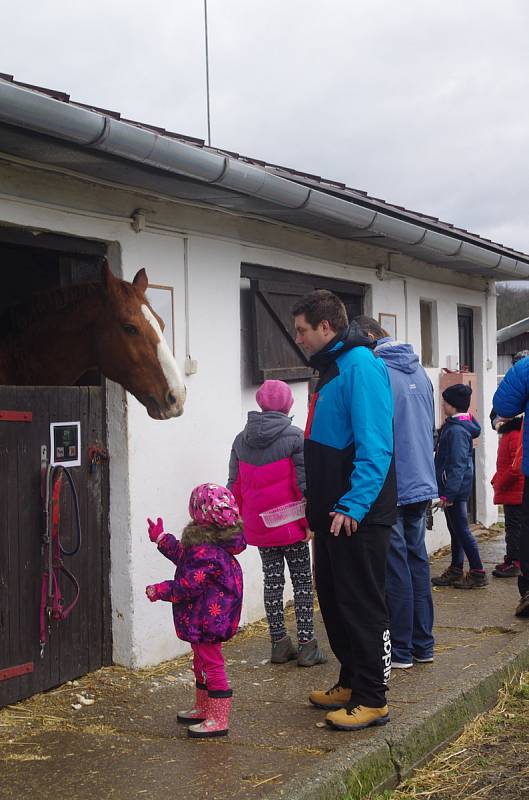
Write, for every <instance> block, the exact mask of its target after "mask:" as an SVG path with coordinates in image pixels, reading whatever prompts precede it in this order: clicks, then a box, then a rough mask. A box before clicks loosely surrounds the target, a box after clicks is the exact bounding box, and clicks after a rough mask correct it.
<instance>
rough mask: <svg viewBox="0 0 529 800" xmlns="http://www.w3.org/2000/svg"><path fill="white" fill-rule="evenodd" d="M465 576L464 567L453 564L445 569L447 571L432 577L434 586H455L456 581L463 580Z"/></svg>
mask: <svg viewBox="0 0 529 800" xmlns="http://www.w3.org/2000/svg"><path fill="white" fill-rule="evenodd" d="M462 577H463V568H462V567H453V566H452V564H450V566H449V567H448V569H445V571H444V572H443V573H442V574H441V575H438V576H437V577H436V578H432V584H433V586H453V585H454V583H455V582H456V581H459V580H461V578H462Z"/></svg>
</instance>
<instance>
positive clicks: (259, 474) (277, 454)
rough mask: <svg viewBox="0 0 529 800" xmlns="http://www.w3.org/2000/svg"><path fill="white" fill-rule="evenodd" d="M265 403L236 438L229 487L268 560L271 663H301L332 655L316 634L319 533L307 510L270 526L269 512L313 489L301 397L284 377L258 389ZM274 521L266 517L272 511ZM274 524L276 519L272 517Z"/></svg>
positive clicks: (266, 598)
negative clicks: (297, 422)
mask: <svg viewBox="0 0 529 800" xmlns="http://www.w3.org/2000/svg"><path fill="white" fill-rule="evenodd" d="M256 399H257V403H258V404H259V406H260V408H261V409H262V410H261V411H260V412H259V411H250V413H249V414H248V422H247V424H246V427H245V428H244V430H243V431H241V433H239V434H238V436H237V437H236V438H235V441H234V442H233V446H232V451H231V457H230V468H229V480H228V487H229V488H230V489H231V491H232V492H233V494H234V495H235V499H236V500H237V503H238V505H239V509H240V511H241V516H242V519H243V524H244V534H245V537H246V541H247V542H248V544H253V545H256V546H257V547H258V548H259V554H260V556H261V561H262V564H263V573H264V604H265V610H266V617H267V620H268V625H269V628H270V637H271V640H272V655H271V661H272V663H274V664H283V663H285V662H286V661H289V660H290V659H295V658H297V662H298V665H299V666H300V667H312V666H315V665H316V664H323V663H325V661H326V660H327V659H326V657H325V655H324V653H323V652H322V650H321V649H320V648H319V647H318V642H317V641H316V639H315V638H314V621H313V591H312V575H311V566H310V554H309V545H308V541H309V539H310V537H311V532H310V531H309V529H308V524H307V520H306V519H305V517H304V516H303V511H302V510H301V512H300V513H298V514H294V516H297V519H293V520H292V521H290V522H285V523H283V524H281V522H280V521H279V523H278V522H277V520H272V525H273V527H267V525H266V524H265V521H264V520H263V517H262V516H261V515H262V514H263V512H269V511H273V510H274V509H278V508H279V507H281V506H284V505H287V504H289V503H295V502H296V501H297V502H298V503H299V501H302V499H303V492H304V490H305V469H304V462H303V431H301V430H300V429H299V428H296V427H295V426H294V425H292V420H291V418H290V417H289V416H288V412H289V411H290V409H291V408H292V404H293V402H294V397H293V395H292V391H291V390H290V387H289V386H288V384H286V383H284V382H283V381H272V380H269V381H265V382H264V383H263V385H262V386H261V387H260V389H259V390H258V392H257V395H256ZM265 519H266V517H265ZM268 524H269V525H270V521H268ZM285 561H286V562H287V564H288V568H289V571H290V577H291V580H292V586H293V589H294V609H295V613H296V622H297V631H298V647H297V648H295V647H294V646H293V644H292V641H291V639H290V636H289V635H288V633H287V630H286V628H285V619H284V609H283V589H284V586H285Z"/></svg>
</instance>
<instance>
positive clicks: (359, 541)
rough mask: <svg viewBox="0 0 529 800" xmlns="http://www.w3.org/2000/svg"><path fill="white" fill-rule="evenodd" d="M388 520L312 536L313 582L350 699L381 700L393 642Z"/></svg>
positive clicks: (370, 703)
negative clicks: (350, 530) (388, 588)
mask: <svg viewBox="0 0 529 800" xmlns="http://www.w3.org/2000/svg"><path fill="white" fill-rule="evenodd" d="M390 532H391V526H389V525H360V526H359V529H358V531H357V532H356V533H353V534H352V536H347V535H346V534H345V533H344V532H343V529H342V532H341V533H340V535H339V536H333V535H332V534H331V533H329V532H328V531H324V532H321V531H318V532H317V533H316V536H315V560H316V587H317V590H318V599H319V603H320V609H321V613H322V616H323V621H324V623H325V628H326V630H327V635H328V637H329V643H330V645H331V648H332V651H333V653H334V655H335V656H336V658H337V659H338V661H339V662H340V665H341V669H340V676H339V683H340V686H344V687H347V688H351V689H352V692H353V693H352V701H353V702H355V703H356V704H358V705H365V706H369V707H371V708H380V707H381V706H383V705H385V702H386V700H385V697H386V690H387V686H386V682H387V680H388V678H389V674H390V668H391V642H390V635H389V620H388V613H387V609H386V599H385V573H386V555H387V550H388V544H389V536H390Z"/></svg>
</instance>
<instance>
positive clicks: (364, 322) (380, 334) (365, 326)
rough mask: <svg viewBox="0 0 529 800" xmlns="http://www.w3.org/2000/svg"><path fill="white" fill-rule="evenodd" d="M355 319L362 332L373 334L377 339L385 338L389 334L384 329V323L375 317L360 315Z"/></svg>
mask: <svg viewBox="0 0 529 800" xmlns="http://www.w3.org/2000/svg"><path fill="white" fill-rule="evenodd" d="M354 321H355V322H356V323H357V325H358V326H359V328H360V330H361V331H362V333H365V334H368V333H370V334H372V336H374V337H375V339H376V340H377V341H378V339H384V338H385V337H386V336H389V333H388V332H387V331H386V330H384V328H383V327H382V325H380V323H378V322H377V321H376V319H373V317H366V316H363V315H360V316H359V317H355V318H354Z"/></svg>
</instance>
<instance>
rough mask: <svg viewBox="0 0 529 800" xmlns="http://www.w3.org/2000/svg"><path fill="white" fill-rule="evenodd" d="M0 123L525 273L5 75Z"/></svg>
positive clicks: (488, 267)
mask: <svg viewBox="0 0 529 800" xmlns="http://www.w3.org/2000/svg"><path fill="white" fill-rule="evenodd" d="M0 121H1V122H4V123H7V124H9V125H14V126H17V127H22V128H26V129H29V130H32V131H36V132H38V133H43V134H46V135H48V136H52V137H55V138H59V139H64V140H66V141H69V142H74V143H76V144H78V145H81V146H83V147H88V148H91V149H94V150H100V151H102V152H105V153H108V154H110V155H114V156H119V157H121V158H124V159H127V160H131V161H135V162H137V163H140V164H144V165H146V166H149V167H155V168H157V169H160V170H164V171H165V172H169V173H173V174H175V175H180V176H186V177H188V178H192V179H194V180H197V181H201V182H204V183H210V184H214V185H218V186H223V187H224V188H226V189H229V190H231V191H234V192H239V193H241V194H245V195H249V196H252V197H256V198H260V199H262V200H266V201H268V202H270V203H274V204H276V205H278V206H282V207H284V208H287V209H299V210H303V211H305V212H306V213H307V214H308V215H309V216H311V217H317V218H320V219H322V218H323V219H327V220H329V221H331V222H333V223H339V224H342V225H344V224H345V225H350V226H351V228H352V229H354V230H361V231H362V232H365V233H372V234H375V235H379V236H385V237H388V238H390V239H392V240H394V241H396V242H397V243H400V244H402V245H403V246H404V247H408V248H412V249H413V248H414V247H418V248H420V250H422V251H424V250H425V251H426V253H427V252H431V253H432V254H433V255H435V257H436V258H441V259H442V260H443V265H444V266H446V267H448V268H449V267H450V261H451V260H457V261H465V262H469V264H470V265H471V266H474V267H475V268H476V269H477V270H479V271H481V274H486V275H487V276H490V277H491V278H492V279H493V280H496V279H499V276H501V277H503V278H504V277H506V276H508V277H511V278H529V263H527V262H525V261H521V260H519V259H517V258H514V257H511V256H507V255H504V254H502V253H501V252H498V251H496V250H493V249H489V248H486V247H481V246H479V245H476V244H472V243H470V242H467V241H465V240H463V239H461V238H458V237H457V236H456V235H454V236H448V235H445V234H443V233H440V232H438V231H434V230H432V229H431V228H427V227H426V226H423V225H421V224H417V223H415V222H413V223H412V222H406V221H405V220H402V219H400V218H398V217H393V216H390V215H388V214H384V213H382V212H379V211H374V210H372V209H369V208H366V207H364V206H362V205H359V204H356V203H355V202H354V201H349V200H342V199H341V198H339V197H336V196H333V195H330V194H327V193H325V192H322V191H318V190H317V189H312V188H309V187H307V186H303V185H301V184H299V183H296V182H295V181H291V180H288V179H286V178H281V177H280V176H278V175H274V174H273V173H271V172H268V171H266V169H264V168H259V167H255V166H253V165H251V164H246V163H244V162H243V161H239V160H236V159H233V158H230V157H229V156H226V155H222V154H220V153H212V152H210V151H208V150H203V149H200V148H197V147H193V146H192V145H189V144H186V143H185V142H180V141H178V140H176V139H172V138H169V137H168V136H163V135H160V134H159V133H156V132H155V131H151V130H147V129H144V128H139V127H136V126H135V125H131V124H130V123H126V122H122V121H121V120H116V119H114V118H112V117H108V116H105V115H103V114H100V113H97V112H95V111H90V110H88V109H85V108H80V107H78V106H75V105H71V104H69V103H64V102H61V101H59V100H55V99H53V98H51V97H48V96H47V95H44V94H39V93H38V92H34V91H31V90H29V89H25V88H23V87H21V86H17V85H14V84H12V83H11V82H9V81H4V80H0ZM418 257H420V255H418Z"/></svg>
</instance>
